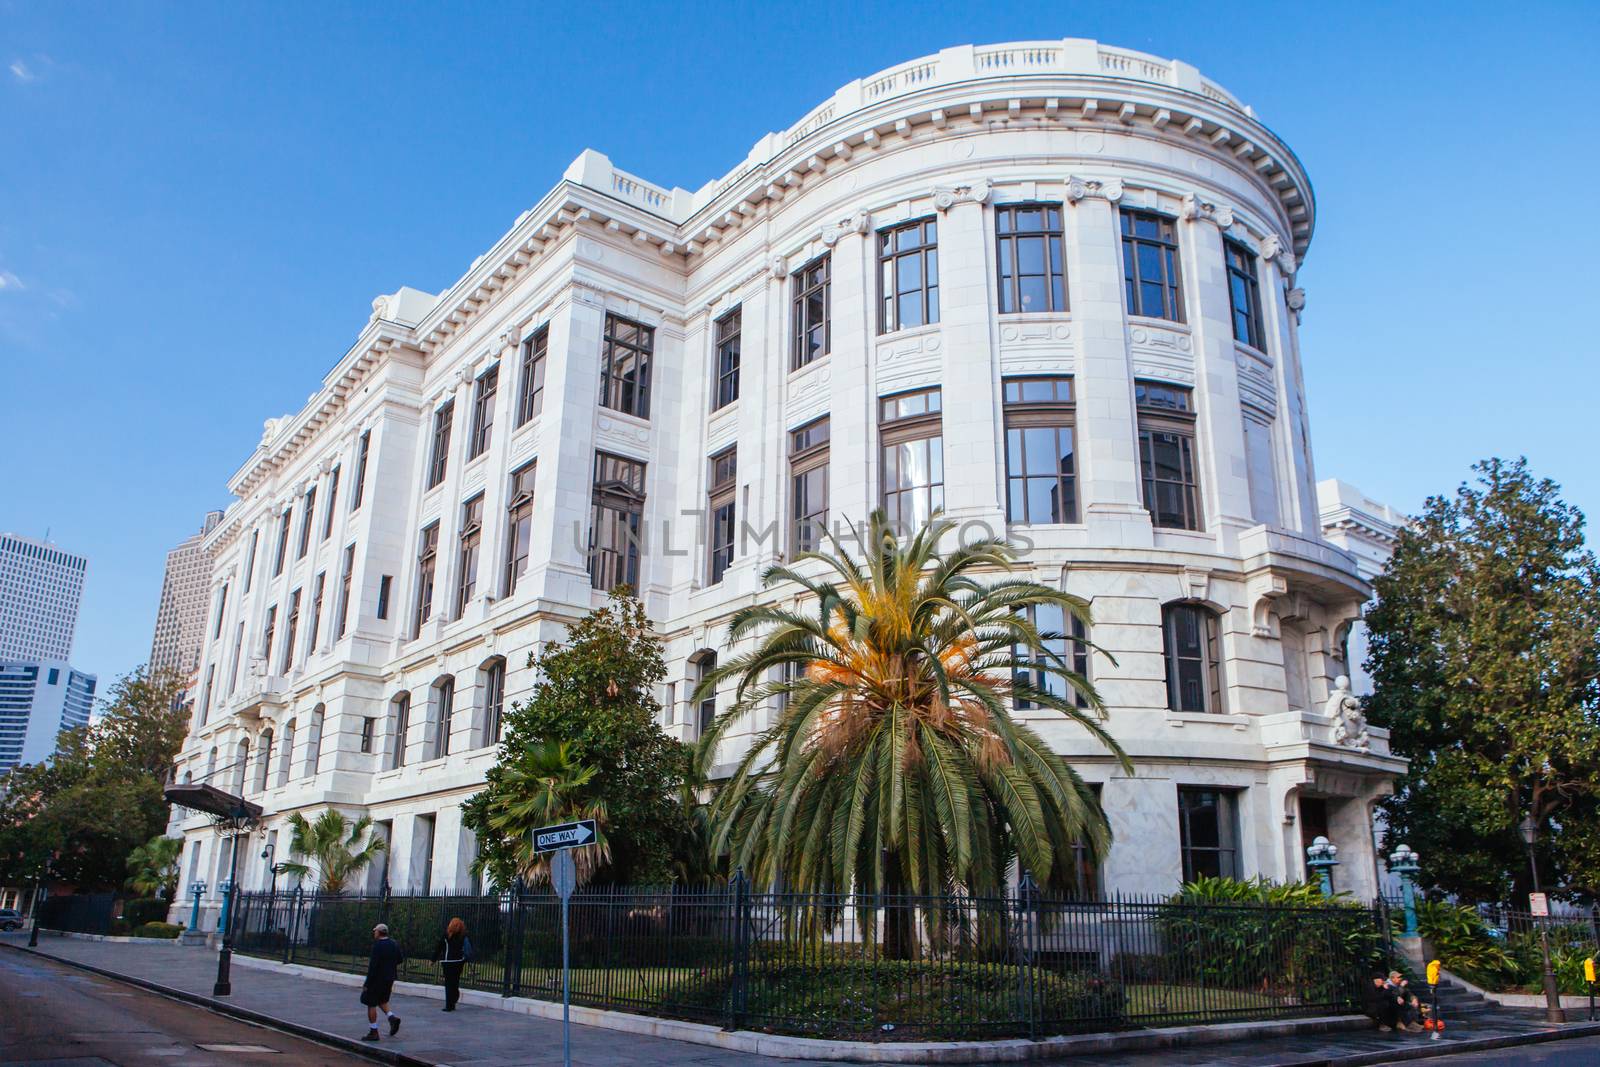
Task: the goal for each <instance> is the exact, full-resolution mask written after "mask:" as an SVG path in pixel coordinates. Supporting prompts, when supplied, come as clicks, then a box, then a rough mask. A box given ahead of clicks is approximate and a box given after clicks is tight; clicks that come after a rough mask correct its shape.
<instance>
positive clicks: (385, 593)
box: [378, 574, 394, 619]
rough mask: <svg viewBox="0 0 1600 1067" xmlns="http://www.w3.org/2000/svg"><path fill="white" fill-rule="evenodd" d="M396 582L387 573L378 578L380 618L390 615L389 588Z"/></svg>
mask: <svg viewBox="0 0 1600 1067" xmlns="http://www.w3.org/2000/svg"><path fill="white" fill-rule="evenodd" d="M393 584H394V578H393V577H392V576H391V575H388V574H385V575H383V576H382V577H381V578H379V579H378V618H380V619H387V618H388V617H389V588H390V586H392V585H393Z"/></svg>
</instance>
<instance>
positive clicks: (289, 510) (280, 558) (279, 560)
mask: <svg viewBox="0 0 1600 1067" xmlns="http://www.w3.org/2000/svg"><path fill="white" fill-rule="evenodd" d="M293 518H294V507H293V505H291V506H289V507H286V508H284V509H283V514H282V515H280V516H278V551H277V552H276V553H275V554H274V555H273V557H272V576H273V577H274V578H276V577H277V576H278V575H280V574H282V573H283V563H284V560H285V559H286V558H287V557H288V555H289V523H290V522H291V521H292V520H293Z"/></svg>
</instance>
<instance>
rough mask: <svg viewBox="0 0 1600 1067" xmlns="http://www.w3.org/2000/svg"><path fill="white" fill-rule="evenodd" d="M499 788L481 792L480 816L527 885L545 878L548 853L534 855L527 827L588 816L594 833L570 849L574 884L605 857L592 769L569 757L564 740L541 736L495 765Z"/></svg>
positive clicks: (602, 815) (602, 810)
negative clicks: (575, 875) (587, 841)
mask: <svg viewBox="0 0 1600 1067" xmlns="http://www.w3.org/2000/svg"><path fill="white" fill-rule="evenodd" d="M500 768H501V774H500V778H499V782H498V786H499V788H497V789H495V790H494V791H493V792H486V793H484V794H480V795H483V796H486V797H487V798H488V799H487V800H486V801H485V807H484V810H483V818H484V820H485V821H486V823H487V825H488V827H489V829H490V831H491V832H493V833H494V834H495V836H496V839H497V840H500V841H502V842H505V843H506V844H507V845H508V846H509V847H510V849H511V850H512V852H513V857H514V862H515V864H516V872H517V873H518V874H520V875H521V876H522V878H523V880H524V881H526V882H529V883H530V884H538V883H541V882H547V881H549V879H550V857H549V856H548V855H543V856H539V855H535V854H534V851H533V834H532V831H533V830H536V829H538V828H539V827H541V826H550V825H552V824H554V823H563V822H573V821H575V820H578V819H593V820H595V823H596V826H597V828H598V829H599V831H600V835H599V837H598V839H597V840H595V841H594V842H593V844H592V845H589V846H586V847H584V848H580V849H577V850H576V853H575V855H574V859H575V861H576V867H577V873H578V884H580V885H582V884H584V883H586V882H588V881H589V880H590V879H591V878H593V877H594V875H595V872H596V871H598V870H599V869H600V868H601V867H602V866H603V865H604V864H606V863H608V862H609V861H610V859H611V847H610V844H609V842H608V841H607V839H606V835H605V829H606V823H607V818H606V805H605V801H604V800H602V799H601V798H600V796H599V783H598V782H597V781H596V779H595V769H594V768H593V767H584V766H581V765H580V764H578V763H576V762H575V761H574V760H573V758H572V745H571V743H570V742H567V741H542V742H539V743H538V744H533V745H529V746H527V747H526V748H523V749H520V750H518V751H517V752H516V753H515V755H514V756H513V758H511V759H509V760H507V761H505V762H504V763H502V764H501V765H500Z"/></svg>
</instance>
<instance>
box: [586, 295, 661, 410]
mask: <svg viewBox="0 0 1600 1067" xmlns="http://www.w3.org/2000/svg"><path fill="white" fill-rule="evenodd" d="M655 337H656V332H655V330H654V329H652V328H651V327H649V326H645V325H642V324H640V323H637V322H630V321H629V320H628V319H624V318H621V317H620V316H617V315H607V316H606V336H605V348H604V351H603V352H602V355H601V360H600V406H601V407H605V408H611V409H612V410H614V411H621V412H624V413H626V414H628V415H637V416H638V417H639V418H641V419H648V418H649V417H650V360H651V353H652V352H653V350H654V348H655Z"/></svg>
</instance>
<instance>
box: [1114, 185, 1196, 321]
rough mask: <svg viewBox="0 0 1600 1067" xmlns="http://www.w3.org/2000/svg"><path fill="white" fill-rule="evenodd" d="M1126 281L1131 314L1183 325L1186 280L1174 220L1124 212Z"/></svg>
mask: <svg viewBox="0 0 1600 1067" xmlns="http://www.w3.org/2000/svg"><path fill="white" fill-rule="evenodd" d="M1122 277H1123V282H1124V284H1125V285H1126V287H1127V288H1126V296H1127V300H1128V314H1130V315H1143V316H1145V317H1146V318H1152V319H1170V320H1172V321H1173V322H1182V321H1183V279H1182V276H1181V275H1180V274H1179V272H1178V232H1177V226H1176V224H1175V222H1174V220H1173V219H1171V218H1169V217H1167V216H1166V215H1157V214H1154V213H1153V212H1149V211H1130V210H1128V209H1126V208H1125V209H1123V211H1122Z"/></svg>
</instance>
